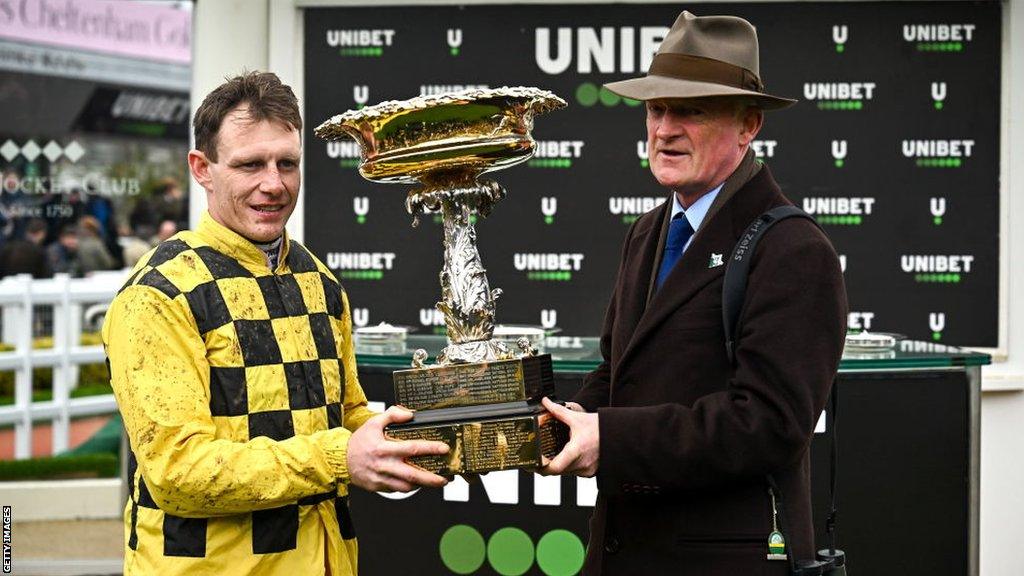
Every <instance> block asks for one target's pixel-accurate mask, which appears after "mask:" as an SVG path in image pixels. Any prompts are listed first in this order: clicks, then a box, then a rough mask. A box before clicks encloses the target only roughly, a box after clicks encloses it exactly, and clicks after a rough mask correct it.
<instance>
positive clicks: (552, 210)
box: [540, 196, 558, 224]
mask: <svg viewBox="0 0 1024 576" xmlns="http://www.w3.org/2000/svg"><path fill="white" fill-rule="evenodd" d="M540 213H541V214H543V215H544V223H545V224H554V222H555V214H557V213H558V198H555V197H554V196H545V197H543V198H541V199H540Z"/></svg>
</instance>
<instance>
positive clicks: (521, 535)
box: [487, 528, 534, 576]
mask: <svg viewBox="0 0 1024 576" xmlns="http://www.w3.org/2000/svg"><path fill="white" fill-rule="evenodd" d="M533 557H534V550H533V541H532V540H530V536H529V535H528V534H527V533H526V532H523V531H522V530H520V529H519V528H502V529H501V530H498V531H497V532H495V533H494V534H493V535H492V536H491V539H490V541H488V542H487V560H489V561H490V563H491V568H494V571H495V572H497V573H498V574H501V576H520V575H521V574H525V573H526V571H527V570H529V569H530V567H531V566H533Z"/></svg>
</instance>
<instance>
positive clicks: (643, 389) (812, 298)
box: [574, 154, 847, 576]
mask: <svg viewBox="0 0 1024 576" xmlns="http://www.w3.org/2000/svg"><path fill="white" fill-rule="evenodd" d="M789 203H790V202H789V201H788V200H787V199H786V198H785V196H783V195H782V192H781V190H780V189H779V187H778V185H777V184H776V183H775V181H774V180H773V178H772V176H771V173H770V172H769V170H768V169H767V167H761V166H759V164H758V163H757V162H755V161H754V160H753V157H752V155H750V154H748V156H747V157H746V158H745V160H744V161H743V163H742V164H741V165H740V168H739V169H737V171H736V172H735V173H734V174H733V175H732V176H731V177H730V178H729V180H728V181H727V182H726V185H725V186H724V187H723V189H722V191H721V192H720V193H719V198H718V199H717V200H716V201H715V203H714V205H713V206H712V209H711V211H710V212H709V213H708V215H707V217H706V218H705V220H704V222H703V223H702V225H701V227H700V229H699V230H698V231H697V233H696V235H695V236H694V238H693V241H692V242H691V244H690V246H689V247H688V248H687V250H686V252H685V253H684V254H683V256H682V258H681V260H680V261H679V263H678V264H677V265H676V267H675V268H674V269H673V271H672V272H671V274H670V275H669V277H668V278H667V279H666V281H665V284H664V285H663V286H662V288H661V289H660V290H658V291H657V292H656V293H654V292H653V290H652V289H651V285H652V279H653V276H654V275H655V274H656V271H657V270H658V265H659V259H660V254H661V252H662V246H663V243H664V237H665V234H666V229H667V221H668V216H669V214H670V213H671V206H672V201H671V198H670V199H669V201H667V202H665V203H664V204H662V205H661V206H660V207H658V208H656V209H654V210H652V211H651V212H649V213H647V214H645V215H644V216H642V217H641V218H640V219H638V220H637V221H636V223H635V224H634V225H633V227H632V228H631V229H630V230H629V232H628V234H627V235H626V239H625V242H624V247H623V250H622V260H621V264H620V267H619V272H618V279H617V281H616V284H615V289H614V291H613V293H612V297H611V302H610V303H609V306H608V312H607V316H606V318H605V325H604V329H603V333H602V337H601V352H602V354H603V357H604V361H603V362H602V363H601V365H600V366H599V367H598V368H597V370H595V371H594V372H593V373H591V374H590V375H588V376H587V378H586V379H585V380H584V384H583V387H582V388H581V390H580V392H579V393H578V395H577V396H576V397H575V398H574V400H575V401H576V402H579V403H580V404H581V405H583V407H584V408H586V409H587V411H594V410H596V411H597V412H598V414H599V415H600V419H599V422H600V462H599V467H598V472H597V481H598V487H599V489H600V492H599V496H598V501H597V507H596V509H595V512H594V517H593V519H592V520H591V526H590V529H591V534H590V543H589V546H588V552H587V561H586V567H585V569H584V574H587V575H597V574H603V575H605V576H617V575H628V576H642V575H647V574H651V575H669V574H671V575H680V576H690V575H693V576H717V575H723V576H726V575H727V576H737V575H742V576H756V575H783V574H786V573H787V571H786V570H787V565H786V563H785V562H781V561H777V560H773V561H769V560H767V558H766V554H767V552H768V547H767V541H768V535H769V533H770V532H771V530H772V515H771V499H770V496H769V491H768V484H767V480H766V477H767V475H768V474H769V473H770V474H772V475H773V476H774V478H775V479H776V481H777V482H778V484H779V488H780V490H781V491H782V493H783V495H784V497H785V502H786V511H787V514H788V516H789V523H790V527H789V530H790V532H791V533H790V534H789V535H788V536H789V540H790V541H789V546H790V549H791V551H792V550H793V549H795V550H796V552H797V557H798V558H801V559H803V558H806V559H810V558H812V555H813V530H812V526H811V506H810V468H809V451H808V447H809V445H810V441H811V437H812V435H813V431H814V426H815V423H816V422H817V419H818V416H819V414H820V413H821V410H822V408H823V406H824V405H825V402H826V399H827V397H828V392H829V388H830V386H831V383H832V379H833V377H834V375H835V372H836V370H837V367H838V364H839V359H840V357H841V355H842V350H843V338H844V335H845V329H846V311H847V305H846V291H845V287H844V284H843V276H842V272H841V270H840V267H839V260H838V258H837V256H836V253H835V251H834V250H833V248H832V245H831V244H830V243H829V241H828V238H827V237H826V236H825V235H824V234H823V233H822V232H821V231H820V230H819V229H818V228H817V227H816V226H815V225H814V224H813V223H811V222H809V221H807V220H805V219H802V218H792V219H788V220H785V221H782V222H780V223H778V224H776V225H775V226H774V227H772V228H771V229H770V230H769V231H768V232H767V233H766V234H765V235H764V236H763V237H762V238H761V241H760V243H759V244H758V246H757V248H756V251H755V255H754V258H753V260H752V262H751V268H750V275H749V284H748V287H747V294H746V300H745V302H744V306H743V310H742V314H741V318H740V325H741V329H740V333H739V337H738V345H737V350H736V365H735V367H734V366H732V365H730V364H729V362H728V360H727V357H726V352H725V344H724V330H723V328H722V281H723V276H724V272H725V266H716V265H715V263H716V261H717V259H716V257H715V256H716V255H721V256H722V258H723V259H724V260H728V258H729V255H730V253H731V252H732V249H733V246H734V244H735V243H736V241H737V240H738V238H739V237H740V235H741V234H742V233H743V231H744V230H745V229H746V227H747V226H748V225H749V224H750V222H751V221H753V219H754V218H756V217H757V216H758V215H760V214H761V213H762V212H764V211H765V210H767V209H769V208H772V207H775V206H779V205H783V204H789Z"/></svg>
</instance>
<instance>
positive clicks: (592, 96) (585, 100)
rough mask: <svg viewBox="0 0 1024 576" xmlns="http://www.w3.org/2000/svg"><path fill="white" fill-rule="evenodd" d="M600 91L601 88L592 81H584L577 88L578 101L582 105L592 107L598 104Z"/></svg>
mask: <svg viewBox="0 0 1024 576" xmlns="http://www.w3.org/2000/svg"><path fill="white" fill-rule="evenodd" d="M599 93H600V90H599V89H598V87H597V86H595V85H593V84H591V83H590V82H584V83H583V84H580V85H579V86H578V87H577V88H576V101H577V102H579V103H580V105H581V106H586V107H587V108H590V107H591V106H593V105H594V104H597V98H598V94H599Z"/></svg>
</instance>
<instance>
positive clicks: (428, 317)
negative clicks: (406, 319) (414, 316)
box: [420, 308, 448, 334]
mask: <svg viewBox="0 0 1024 576" xmlns="http://www.w3.org/2000/svg"><path fill="white" fill-rule="evenodd" d="M420 324H421V325H423V326H430V327H433V332H434V334H446V333H447V332H448V329H447V327H446V326H445V323H444V314H443V313H442V312H441V311H440V310H438V309H437V308H420Z"/></svg>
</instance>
